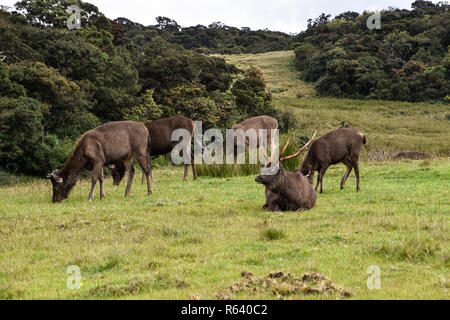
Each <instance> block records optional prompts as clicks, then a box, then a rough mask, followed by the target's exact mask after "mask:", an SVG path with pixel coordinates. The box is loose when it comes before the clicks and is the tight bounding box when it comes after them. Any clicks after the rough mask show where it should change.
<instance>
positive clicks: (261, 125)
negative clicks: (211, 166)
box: [223, 116, 278, 155]
mask: <svg viewBox="0 0 450 320" xmlns="http://www.w3.org/2000/svg"><path fill="white" fill-rule="evenodd" d="M231 129H232V130H234V133H235V134H234V155H236V154H237V151H238V150H237V142H238V138H239V137H240V138H242V139H243V141H244V142H245V144H246V145H247V146H249V137H248V136H246V135H245V133H246V132H247V131H248V130H251V129H254V130H255V131H256V134H257V138H258V140H257V145H256V147H257V148H259V147H260V146H261V145H262V144H263V143H264V141H260V136H259V131H260V130H266V131H267V145H268V146H270V145H271V144H272V131H273V130H277V129H278V120H277V119H275V118H272V117H269V116H259V117H255V118H250V119H247V120H245V121H243V122H241V123H238V124H237V125H235V126H234V127H232V128H231ZM242 135H244V136H242ZM226 145H227V142H226V139H225V140H224V142H223V149H224V150H226Z"/></svg>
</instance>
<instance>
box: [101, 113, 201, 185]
mask: <svg viewBox="0 0 450 320" xmlns="http://www.w3.org/2000/svg"><path fill="white" fill-rule="evenodd" d="M145 127H146V128H147V130H148V133H149V134H150V137H151V141H152V144H151V148H150V157H152V158H156V157H159V156H161V155H165V154H168V153H170V152H171V151H172V150H173V148H174V147H175V146H176V145H177V144H178V143H179V142H178V141H175V142H174V141H172V133H173V132H174V131H175V130H177V129H185V130H187V131H188V132H189V134H190V141H189V145H190V144H191V141H192V137H193V135H194V130H195V123H194V121H192V120H191V119H188V118H185V117H181V116H180V117H172V118H167V119H159V120H155V121H152V122H150V123H147V124H145ZM190 157H191V160H192V161H191V162H192V174H193V179H194V180H197V179H198V174H197V168H196V165H195V162H194V161H193V160H194V158H193V155H192V153H191V155H190ZM108 168H110V169H111V172H112V177H113V180H114V185H116V186H118V185H120V182H121V181H122V179H123V177H124V175H125V172H126V166H125V164H124V163H123V162H117V163H112V164H110V165H109V166H108ZM131 171H134V167H133V166H132V165H131ZM188 173H189V164H185V166H184V178H183V180H184V181H187V177H188ZM150 177H151V180H152V181H153V182H155V179H154V177H153V170H152V168H151V167H150ZM142 179H143V181H144V175H143V176H142Z"/></svg>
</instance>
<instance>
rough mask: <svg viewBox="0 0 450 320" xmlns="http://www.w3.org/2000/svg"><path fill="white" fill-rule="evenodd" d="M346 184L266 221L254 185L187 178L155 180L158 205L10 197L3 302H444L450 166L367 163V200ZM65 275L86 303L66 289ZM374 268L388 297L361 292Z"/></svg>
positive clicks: (331, 185)
mask: <svg viewBox="0 0 450 320" xmlns="http://www.w3.org/2000/svg"><path fill="white" fill-rule="evenodd" d="M343 173H344V168H343V167H340V166H339V167H335V168H332V169H331V170H330V171H329V173H328V175H327V176H326V178H325V192H326V194H324V195H322V196H320V198H319V200H318V203H317V206H316V207H315V208H314V209H313V210H311V211H308V212H295V213H271V212H267V211H262V210H261V209H260V208H261V206H262V205H263V203H264V190H263V187H262V186H260V185H257V184H256V183H255V182H254V181H253V177H238V178H233V179H215V178H201V179H200V180H199V181H197V182H194V181H191V180H190V181H188V182H186V183H182V182H181V177H182V170H181V169H178V168H167V169H164V170H158V171H156V177H157V180H158V183H157V184H156V185H155V186H154V195H153V196H152V197H150V198H149V197H146V196H145V188H144V186H141V185H140V183H135V184H134V186H133V190H132V197H131V198H129V199H125V200H124V199H123V198H122V193H123V191H124V186H121V187H119V188H117V187H113V186H112V181H111V180H108V181H107V188H106V191H107V198H106V199H105V200H103V201H100V200H99V199H98V195H97V199H96V200H95V201H94V202H93V203H88V202H87V196H88V191H89V186H90V183H89V182H88V181H84V182H81V183H79V184H78V185H77V186H76V187H75V189H74V191H73V193H72V195H71V196H70V198H69V199H68V200H67V201H65V202H63V203H62V204H58V205H54V204H51V201H50V199H51V187H50V183H49V182H48V181H43V180H42V181H41V180H39V181H30V182H29V183H25V184H21V185H17V186H15V187H10V188H1V189H0V197H1V199H2V202H1V203H0V239H1V250H0V298H1V299H29V298H33V299H36V298H38V299H97V298H102V299H103V298H106V299H116V298H123V299H128V298H137V299H143V298H149V299H217V298H233V299H255V298H267V299H277V298H284V299H336V298H346V297H345V296H344V295H341V294H340V292H341V291H339V290H345V292H349V293H351V296H350V297H348V298H349V299H387V298H392V299H400V298H405V299H413V298H420V299H432V298H433V299H434V298H435V299H448V297H449V296H448V289H449V280H450V279H449V258H450V253H449V235H450V233H449V228H448V222H449V213H450V200H449V197H448V190H449V187H450V185H449V181H450V163H449V162H448V161H444V160H435V161H432V162H427V161H425V162H423V161H418V162H409V161H404V162H400V163H394V162H380V163H364V164H363V165H362V192H361V193H359V194H357V193H356V192H355V182H354V179H351V180H349V183H348V185H347V188H346V190H344V191H342V192H341V191H340V190H339V181H340V178H341V175H342V174H343ZM70 265H77V266H79V267H80V269H81V276H82V283H83V286H82V287H81V289H80V290H69V289H67V287H66V280H67V277H68V276H69V275H68V274H67V273H66V269H67V267H68V266H70ZM371 265H376V266H379V267H380V269H381V290H368V288H367V286H366V281H367V279H368V277H369V275H368V274H366V271H367V268H368V267H369V266H371ZM242 271H248V272H252V273H253V274H254V275H255V277H256V276H257V277H266V276H268V275H269V273H271V272H273V271H282V272H285V273H290V274H292V275H295V276H297V277H301V276H302V275H303V274H305V273H314V272H317V273H320V274H322V275H324V276H326V277H328V278H329V279H330V280H331V281H332V283H331V282H329V284H330V286H334V287H336V288H339V290H327V289H326V288H327V287H326V286H324V285H323V284H322V282H320V283H319V284H317V287H318V289H317V290H316V291H309V290H304V291H301V292H302V293H299V292H298V291H295V290H290V289H289V286H288V285H286V284H278V285H277V284H273V285H272V286H269V288H267V289H266V288H264V287H262V286H261V284H260V283H259V282H258V281H253V282H252V285H250V287H251V288H253V287H254V288H256V289H255V291H253V290H250V289H246V286H245V285H243V284H242V281H243V280H242V279H241V272H242ZM244 280H245V281H247V280H246V279H244ZM245 281H244V282H245ZM274 281H276V280H274ZM230 286H231V287H232V288H233V289H230ZM305 286H306V285H305ZM330 286H329V287H330Z"/></svg>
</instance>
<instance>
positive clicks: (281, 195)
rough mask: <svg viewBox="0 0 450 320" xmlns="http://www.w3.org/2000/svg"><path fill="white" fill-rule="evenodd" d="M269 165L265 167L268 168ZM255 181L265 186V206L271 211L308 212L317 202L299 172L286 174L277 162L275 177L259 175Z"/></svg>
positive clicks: (314, 192)
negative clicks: (277, 167) (277, 168)
mask: <svg viewBox="0 0 450 320" xmlns="http://www.w3.org/2000/svg"><path fill="white" fill-rule="evenodd" d="M268 166H270V164H268V165H267V166H266V168H268ZM255 181H256V182H257V183H261V184H263V185H265V186H266V204H265V205H264V206H263V209H269V210H271V211H299V210H309V209H312V208H313V207H314V205H315V204H316V201H317V192H316V190H314V188H313V186H312V185H311V183H309V182H308V180H307V179H306V178H305V177H304V176H303V175H302V174H301V173H300V172H299V171H296V172H288V171H286V170H285V169H284V167H283V165H282V163H281V162H279V170H278V172H277V173H276V174H275V175H262V174H261V175H259V176H258V177H256V179H255Z"/></svg>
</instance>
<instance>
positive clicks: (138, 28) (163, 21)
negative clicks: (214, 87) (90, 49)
mask: <svg viewBox="0 0 450 320" xmlns="http://www.w3.org/2000/svg"><path fill="white" fill-rule="evenodd" d="M156 22H157V24H156V25H152V26H143V25H141V24H138V23H135V22H132V21H130V20H128V19H126V18H118V19H116V20H114V25H115V26H114V27H115V33H116V35H117V36H118V37H117V39H118V41H120V42H127V41H131V42H133V43H136V44H137V45H142V44H145V43H147V42H148V41H151V40H152V39H154V38H156V37H161V38H162V39H164V40H166V41H168V42H171V43H176V44H179V45H181V46H183V47H184V48H185V49H196V51H199V52H203V53H221V54H239V53H261V52H269V51H279V50H287V49H288V48H289V40H290V36H289V35H287V34H285V33H282V32H274V31H269V30H256V31H253V30H251V29H250V28H247V27H243V28H240V29H239V28H235V27H230V26H227V25H226V24H224V23H221V22H214V23H212V24H210V25H209V26H203V25H197V26H193V27H187V28H183V27H181V26H180V25H178V23H177V22H176V21H174V20H172V19H170V18H167V17H157V18H156Z"/></svg>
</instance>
